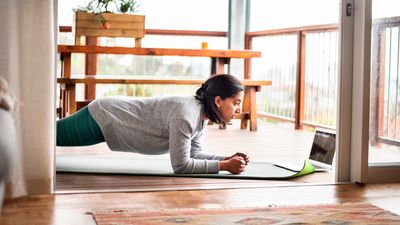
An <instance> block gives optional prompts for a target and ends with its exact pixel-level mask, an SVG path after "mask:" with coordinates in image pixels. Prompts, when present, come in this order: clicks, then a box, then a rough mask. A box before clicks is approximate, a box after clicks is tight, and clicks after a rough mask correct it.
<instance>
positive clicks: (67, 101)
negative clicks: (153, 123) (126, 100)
mask: <svg viewBox="0 0 400 225" xmlns="http://www.w3.org/2000/svg"><path fill="white" fill-rule="evenodd" d="M57 82H58V83H59V84H60V86H61V95H60V98H61V99H60V117H64V116H66V115H68V114H71V113H74V112H75V111H76V110H77V109H78V108H80V107H82V106H83V105H85V104H87V103H89V102H90V101H91V100H89V101H86V102H85V103H84V104H83V105H80V106H79V105H77V102H76V100H75V96H76V84H162V85H166V84H173V85H198V86H200V85H201V84H202V83H203V82H204V80H176V79H136V78H127V77H124V78H121V77H115V78H101V77H100V76H85V77H74V78H58V79H57ZM241 83H242V85H243V86H244V87H245V92H244V98H243V103H242V113H241V114H240V115H239V116H238V117H237V118H238V119H241V129H247V127H248V121H250V131H256V130H257V110H256V108H257V106H256V92H259V91H260V90H261V87H262V86H268V85H271V83H272V82H271V81H266V80H242V81H241Z"/></svg>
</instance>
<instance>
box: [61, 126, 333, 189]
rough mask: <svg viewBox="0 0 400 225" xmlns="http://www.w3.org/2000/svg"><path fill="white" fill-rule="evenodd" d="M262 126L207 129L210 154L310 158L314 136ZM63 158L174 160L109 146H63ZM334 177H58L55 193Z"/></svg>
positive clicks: (323, 180) (269, 158)
mask: <svg viewBox="0 0 400 225" xmlns="http://www.w3.org/2000/svg"><path fill="white" fill-rule="evenodd" d="M238 122H239V121H235V122H234V123H238ZM258 123H259V130H258V131H257V132H249V131H246V130H241V129H240V128H239V126H237V125H236V124H233V125H231V126H229V125H228V127H227V129H226V130H220V129H218V126H216V125H212V126H207V128H206V132H205V135H204V139H203V143H204V147H205V151H207V152H212V153H215V154H219V155H232V154H234V153H235V152H238V151H241V152H245V153H247V154H249V155H250V161H264V162H276V161H302V160H304V159H306V158H307V157H308V153H309V149H310V147H311V142H312V138H313V132H311V131H301V130H294V129H293V124H273V123H267V122H265V121H262V120H259V121H258ZM63 154H97V155H98V154H101V155H104V156H105V157H106V156H112V155H116V154H123V155H124V157H134V158H138V157H142V158H152V157H154V158H156V157H157V158H165V160H169V158H168V157H169V156H168V155H162V156H144V155H139V154H134V153H119V152H111V151H110V150H109V149H108V148H107V146H106V145H105V144H99V145H95V146H91V147H78V148H67V147H59V148H58V149H57V155H63ZM334 174H335V173H334V171H331V172H323V173H314V174H311V175H308V176H304V177H300V178H296V179H290V180H285V181H276V180H248V179H243V180H242V179H238V180H236V179H215V178H212V179H206V178H177V177H175V178H173V177H172V178H171V177H154V176H152V177H148V176H129V175H94V174H74V173H57V176H56V191H57V193H75V192H93V191H94V192H98V191H127V190H128V191H159V190H188V189H220V188H244V187H266V186H291V185H300V184H307V185H310V184H332V183H334Z"/></svg>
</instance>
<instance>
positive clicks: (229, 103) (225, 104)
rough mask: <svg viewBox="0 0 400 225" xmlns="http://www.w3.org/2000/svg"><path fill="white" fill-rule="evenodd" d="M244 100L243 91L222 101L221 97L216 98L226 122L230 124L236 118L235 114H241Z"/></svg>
mask: <svg viewBox="0 0 400 225" xmlns="http://www.w3.org/2000/svg"><path fill="white" fill-rule="evenodd" d="M242 99H243V91H241V92H238V93H237V94H236V95H235V96H233V97H229V98H226V99H222V98H221V97H220V96H217V97H215V104H216V105H217V107H218V108H219V112H220V114H221V117H222V119H223V120H224V122H230V121H231V120H232V119H233V118H235V114H237V113H240V106H241V103H242Z"/></svg>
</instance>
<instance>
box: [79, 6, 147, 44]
mask: <svg viewBox="0 0 400 225" xmlns="http://www.w3.org/2000/svg"><path fill="white" fill-rule="evenodd" d="M101 15H102V16H103V17H104V19H105V20H106V21H107V22H108V25H109V27H108V29H107V28H104V27H103V24H102V23H101V22H100V18H99V15H96V14H94V13H86V12H75V15H74V26H73V32H74V34H75V44H76V45H80V39H81V37H82V36H92V37H130V38H135V47H141V39H142V38H143V37H144V35H145V28H144V21H145V16H144V15H132V14H116V13H102V14H101Z"/></svg>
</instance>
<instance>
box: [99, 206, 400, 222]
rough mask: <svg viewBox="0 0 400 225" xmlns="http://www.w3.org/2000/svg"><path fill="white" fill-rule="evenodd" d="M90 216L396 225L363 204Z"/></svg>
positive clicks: (383, 213)
mask: <svg viewBox="0 0 400 225" xmlns="http://www.w3.org/2000/svg"><path fill="white" fill-rule="evenodd" d="M92 214H93V217H94V219H95V221H96V223H97V224H98V225H111V224H137V225H144V224H146V225H153V224H163V225H164V224H165V225H168V224H194V225H200V224H201V225H214V224H215V225H220V224H224V225H229V224H232V225H233V224H234V225H253V224H254V225H255V224H257V225H264V224H291V225H300V224H323V225H353V224H360V225H361V224H362V225H372V224H373V225H383V224H385V225H388V224H389V225H390V224H400V216H398V215H396V214H394V213H391V212H389V211H386V210H383V209H381V208H378V207H376V206H373V205H371V204H367V203H344V204H329V205H307V206H285V207H284V206H279V207H277V206H268V207H256V208H228V209H168V210H130V209H116V210H107V211H95V212H92Z"/></svg>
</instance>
